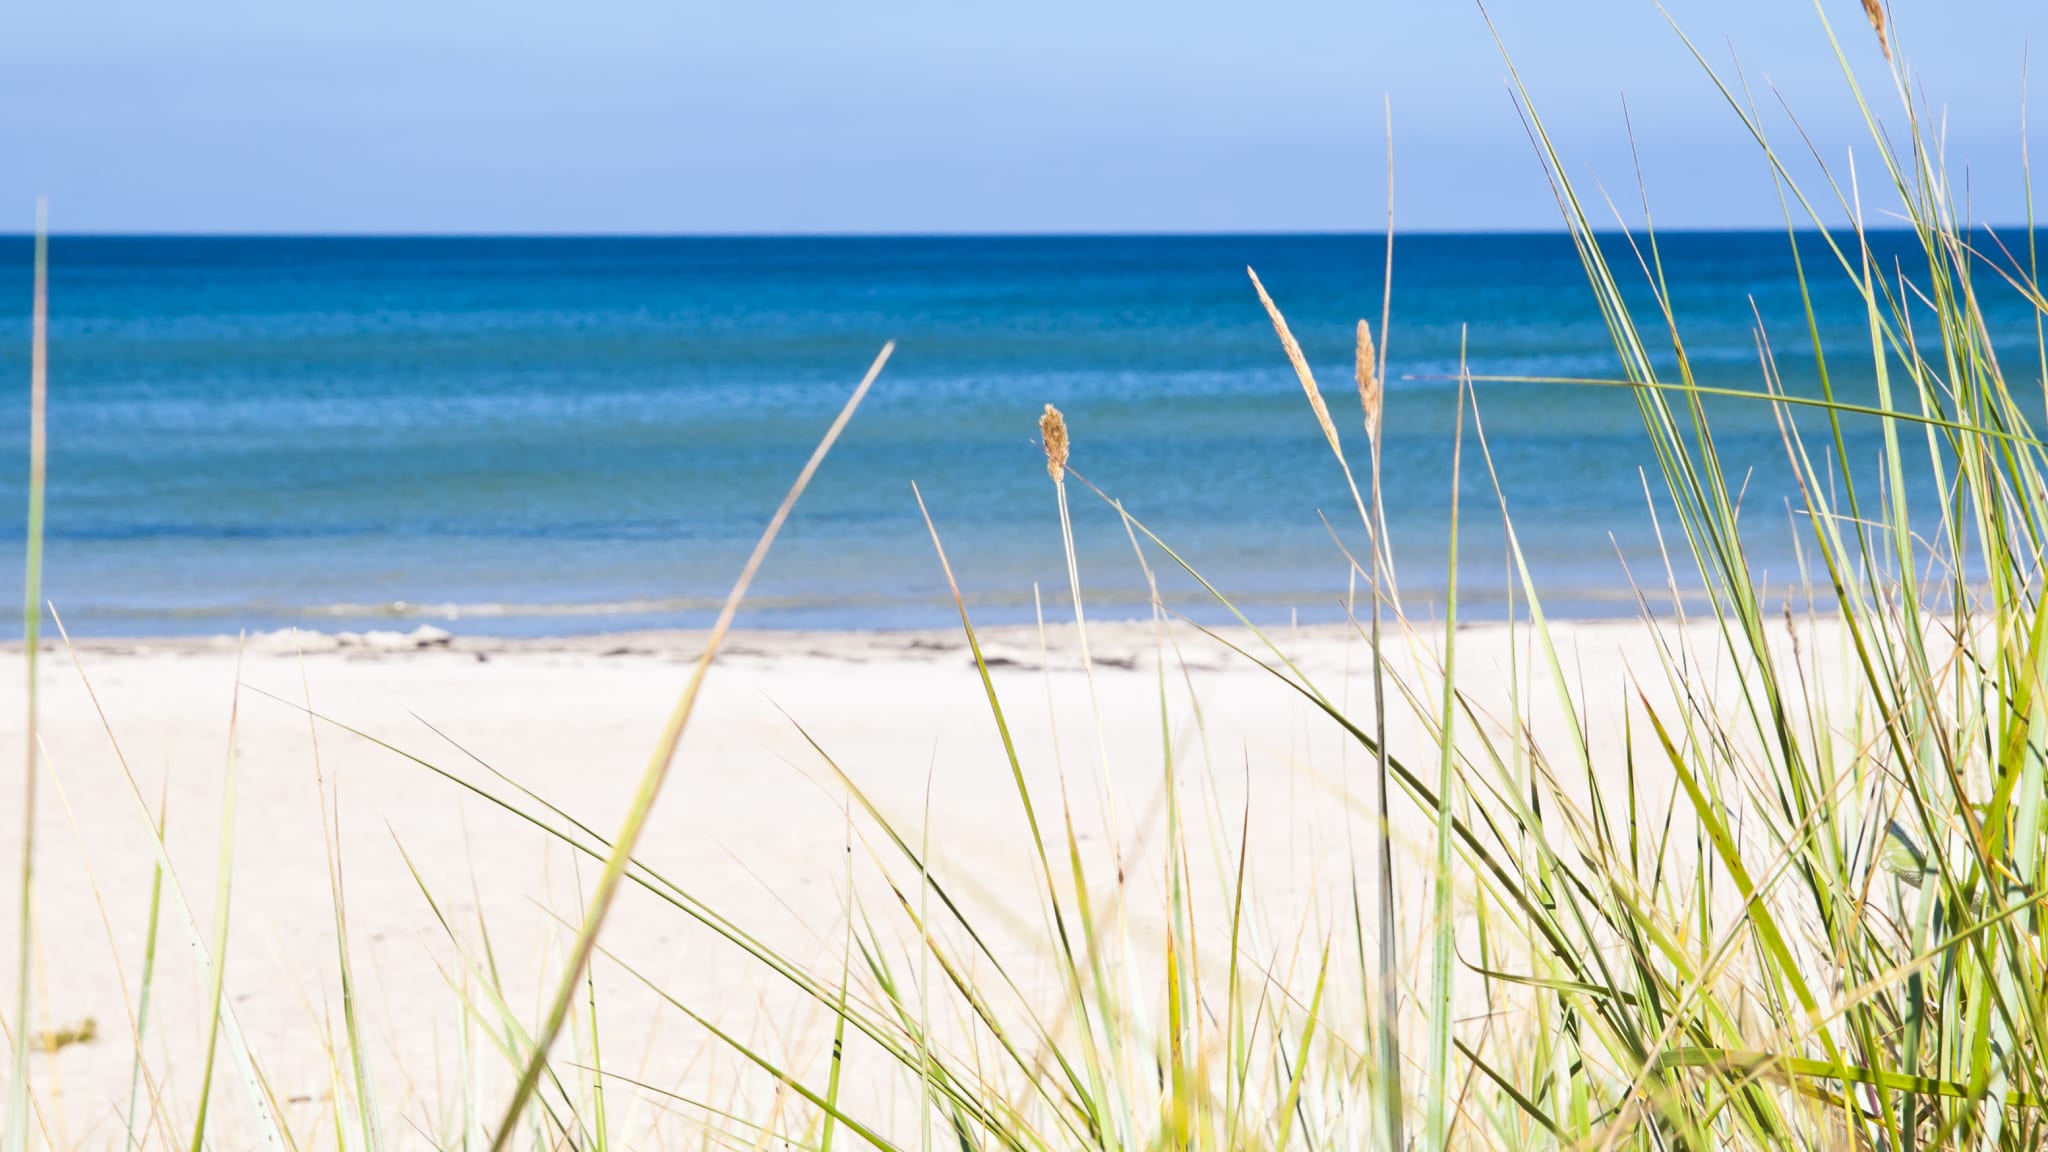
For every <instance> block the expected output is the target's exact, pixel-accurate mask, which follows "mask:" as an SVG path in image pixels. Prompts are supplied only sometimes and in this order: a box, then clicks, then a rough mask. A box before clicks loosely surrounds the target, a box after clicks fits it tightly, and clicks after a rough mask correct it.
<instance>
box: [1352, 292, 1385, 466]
mask: <svg viewBox="0 0 2048 1152" xmlns="http://www.w3.org/2000/svg"><path fill="white" fill-rule="evenodd" d="M1357 373H1358V403H1359V406H1360V407H1362V408H1364V409H1365V434H1366V435H1367V436H1369V437H1371V438H1372V442H1373V444H1374V446H1378V444H1379V442H1380V402H1381V401H1382V400H1383V399H1385V396H1384V394H1383V392H1382V390H1381V388H1380V362H1379V358H1378V357H1377V356H1375V355H1374V354H1373V349H1372V328H1371V326H1369V325H1367V324H1366V322H1365V321H1363V320H1360V321H1359V322H1358V364H1357Z"/></svg>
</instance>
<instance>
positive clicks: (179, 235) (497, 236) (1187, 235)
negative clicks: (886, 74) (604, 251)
mask: <svg viewBox="0 0 2048 1152" xmlns="http://www.w3.org/2000/svg"><path fill="white" fill-rule="evenodd" d="M1979 229H1981V230H1985V231H1990V232H2007V231H2012V232H2020V233H2025V232H2026V231H2027V224H2026V223H2025V222H2024V221H2019V222H2014V223H2010V224H1989V223H1985V224H1976V225H1972V226H1970V227H1969V228H1967V229H1966V231H1974V230H1979ZM1791 231H1793V232H1795V233H1798V234H1808V233H1819V232H1823V231H1827V232H1847V233H1853V232H1855V231H1856V229H1855V228H1854V227H1853V226H1849V225H1842V226H1840V227H1839V228H1822V227H1820V226H1817V225H1812V224H1807V225H1802V226H1797V227H1794V228H1792V229H1791ZM1863 231H1864V232H1865V233H1866V234H1871V233H1876V234H1891V233H1901V232H1908V233H1909V232H1911V231H1913V230H1912V229H1911V228H1909V227H1905V226H1893V227H1869V226H1866V227H1865V228H1864V229H1863ZM1785 232H1786V228H1785V226H1784V225H1768V226H1766V225H1741V226H1736V227H1678V228H1659V229H1656V234H1657V235H1660V236H1731V235H1773V236H1782V235H1784V234H1785ZM1593 234H1594V235H1596V236H1623V235H1647V234H1648V231H1647V230H1645V229H1639V228H1638V229H1631V228H1624V227H1613V228H1599V229H1595V230H1594V232H1593ZM48 235H49V236H50V238H51V239H78V240H849V241H857V240H1204V239H1209V240H1239V239H1243V240H1252V239H1274V240H1287V239H1304V240H1314V239H1353V238H1360V239H1380V238H1382V237H1384V236H1385V235H1386V232H1385V230H1383V229H1374V230H1364V229H1358V230H1349V231H1346V230H1332V229H1313V228H1308V229H1242V230H1239V229H1217V230H1196V229H1188V230H1176V231H1116V230H1110V229H1082V230H1045V231H1036V230H1022V229H1019V230H1015V231H934V232H911V231H879V230H878V231H872V232H859V231H853V232H826V231H819V232H805V231H790V232H659V231H622V232H602V231H582V230H571V231H560V232H544V231H503V232H484V231H476V232H436V231H427V230H420V231H374V230H363V231H354V230H333V231H310V230H309V231H260V230H251V231H235V230H197V229H195V230H163V231H127V230H111V229H110V230H99V229H80V230H76V231H71V230H62V231H60V230H54V229H53V230H51V231H50V232H49V233H48ZM1571 235H1572V233H1571V231H1570V230H1568V229H1565V228H1484V227H1482V228H1412V229H1407V230H1400V229H1396V230H1395V232H1394V239H1395V240H1396V241H1399V240H1401V239H1402V238H1404V237H1406V238H1425V237H1468V236H1475V237H1487V236H1493V237H1502V238H1510V237H1558V238H1561V239H1568V238H1570V236H1571ZM34 236H35V234H34V233H33V232H24V231H13V230H0V240H29V239H33V238H34Z"/></svg>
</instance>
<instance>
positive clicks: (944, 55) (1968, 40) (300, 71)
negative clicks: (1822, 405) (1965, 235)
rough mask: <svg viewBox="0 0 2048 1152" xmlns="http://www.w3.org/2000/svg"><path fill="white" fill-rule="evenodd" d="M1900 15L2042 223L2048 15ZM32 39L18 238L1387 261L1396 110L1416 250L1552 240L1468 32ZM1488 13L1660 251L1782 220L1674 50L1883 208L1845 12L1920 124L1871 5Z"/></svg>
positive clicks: (1707, 93) (92, 25)
mask: <svg viewBox="0 0 2048 1152" xmlns="http://www.w3.org/2000/svg"><path fill="white" fill-rule="evenodd" d="M1894 3H1895V6H1894V10H1893V21H1892V22H1893V33H1894V37H1895V40H1896V41H1897V43H1898V44H1899V45H1900V49H1901V53H1902V55H1903V57H1904V59H1905V60H1906V61H1907V64H1908V66H1909V67H1910V68H1911V69H1912V73H1913V75H1914V76H1915V78H1916V82H1917V83H1918V84H1919V85H1920V86H1921V87H1922V88H1923V89H1924V90H1925V91H1926V93H1927V95H1928V98H1929V99H1930V100H1931V101H1932V102H1933V104H1934V105H1935V106H1936V107H1938V108H1939V109H1941V110H1942V111H1943V112H1944V113H1945V115H1946V118H1947V121H1946V122H1947V154H1948V158H1949V164H1950V168H1951V170H1952V172H1953V173H1954V174H1955V175H1956V178H1957V180H1958V183H1959V185H1960V184H1961V183H1962V182H1963V181H1964V180H1965V179H1967V184H1968V188H1969V195H1970V201H1971V208H1972V212H1973V214H1974V215H1975V216H1976V217H1978V218H1980V219H1984V220H1988V221H1991V222H1993V223H2009V222H2012V221H2016V220H2019V219H2023V218H2024V214H2025V201H2024V198H2023V195H2022V188H2023V183H2024V182H2023V181H2022V179H2021V166H2020V155H2021V142H2022V131H2021V124H2022V106H2023V101H2022V93H2023V88H2024V76H2025V59H2026V52H2027V46H2028V43H2029V39H2030V38H2031V37H2036V36H2039V35H2040V34H2043V33H2048V3H2041V2H2040V0H1894ZM10 7H11V8H12V12H11V13H10V15H9V17H8V20H7V25H8V33H7V35H6V36H5V38H4V40H0V109H4V110H5V111H0V231H19V230H21V229H22V228H23V227H25V226H26V225H27V224H28V222H29V220H30V219H31V213H32V207H31V206H32V204H33V201H34V198H35V197H36V196H38V195H46V196H48V198H49V200H50V205H51V207H50V212H51V220H52V226H53V227H54V228H55V229H57V230H59V231H69V232H201V233H208V232H243V233H249V232H256V233H265V232H289V233H472V232H484V233H677V234H733V233H805V234H817V233H958V232H974V233H979V232H999V233H1008V232H1243V231H1290V232H1291V231H1358V230H1374V229H1378V228H1381V227H1383V226H1384V220H1385V213H1386V191H1385V185H1386V177H1387V171H1386V158H1385V152H1386V132H1385V123H1386V118H1387V115H1388V111H1389V110H1391V116H1392V124H1393V142H1394V152H1395V161H1394V178H1395V179H1394V185H1395V192H1394V200H1395V217H1396V221H1397V224H1398V225H1399V226H1400V227H1401V228H1402V229H1404V230H1412V231H1463V230H1529V229H1552V228H1556V227H1557V226H1558V223H1559V217H1558V211H1557V208H1556V205H1555V203H1554V201H1553V199H1552V197H1551V195H1550V192H1549V189H1548V185H1547V183H1546V181H1545V180H1544V178H1543V172H1542V168H1541V166H1540V165H1539V163H1538V161H1537V160H1536V157H1535V154H1534V152H1533V150H1532V147H1531V145H1530V142H1529V139H1528V137H1527V135H1526V133H1525V130H1524V128H1523V126H1522V122H1521V120H1520V118H1519V117H1518V116H1517V113H1516V110H1515V106H1514V104H1513V102H1512V101H1511V99H1510V97H1509V90H1508V86H1507V82H1506V78H1507V75H1508V65H1507V63H1506V62H1505V60H1504V58H1503V56H1502V53H1501V50H1500V48H1499V47H1497V46H1496V44H1495V42H1494V38H1493V35H1492V33H1491V32H1490V31H1489V27H1488V22H1487V19H1486V15H1482V11H1481V9H1480V7H1479V6H1478V5H1477V4H1476V3H1472V2H1470V0H1265V2H1262V3H1256V4H1254V3H1232V4H1223V3H1210V2H1207V0H981V2H975V3H959V2H940V0H859V2H853V3H849V2H841V3H832V4H827V3H822V2H819V0H810V2H776V0H748V2H730V0H728V2H724V3H706V2H701V0H577V2H575V3H569V2H566V0H554V2H545V0H295V2H293V3H288V4H279V3H276V2H275V0H185V2H182V3H176V4H165V3H162V0H62V2H57V0H40V2H38V0H22V3H19V4H16V5H12V6H10ZM1486 14H1487V15H1490V16H1491V19H1492V23H1493V26H1494V28H1495V29H1497V31H1498V33H1499V36H1500V39H1501V41H1502V43H1503V44H1504V45H1505V48H1506V50H1507V52H1508V54H1509V55H1510V56H1511V57H1512V59H1513V62H1514V65H1515V67H1516V68H1517V69H1518V70H1519V72H1520V74H1521V77H1522V79H1523V80H1524V81H1525V82H1526V83H1527V84H1528V86H1529V89H1530V92H1531V94H1532V96H1533V98H1534V100H1535V106H1536V110H1537V112H1538V114H1539V115H1541V116H1542V117H1543V119H1544V121H1545V123H1546V124H1547V125H1548V126H1549V127H1550V128H1551V130H1552V132H1553V134H1554V135H1555V136H1556V137H1557V139H1558V141H1559V143H1560V145H1561V150H1562V151H1563V153H1564V154H1565V156H1566V163H1567V165H1568V166H1569V167H1570V169H1571V170H1572V172H1573V174H1574V175H1575V176H1580V177H1591V178H1596V179H1597V180H1598V181H1599V182H1600V186H1601V187H1603V188H1605V189H1606V190H1607V191H1608V192H1609V193H1610V194H1611V195H1612V196H1613V198H1614V199H1615V201H1616V202H1617V203H1619V204H1620V205H1621V208H1620V209H1619V210H1620V212H1621V213H1622V214H1623V216H1624V217H1627V218H1630V219H1632V220H1634V219H1639V218H1640V216H1641V214H1642V207H1641V205H1642V200H1643V197H1642V195H1641V193H1640V192H1639V186H1638V179H1637V158H1639V159H1640V166H1641V173H1642V184H1641V188H1642V190H1643V191H1646V192H1647V193H1648V198H1649V205H1650V208H1651V210H1652V211H1653V212H1654V214H1655V219H1656V222H1657V224H1658V225H1659V226H1660V227H1695V228H1726V227H1769V226H1773V225H1777V224H1779V223H1780V222H1781V220H1782V217H1781V216H1780V215H1779V208H1778V201H1777V198H1776V195H1775V193H1774V191H1773V189H1772V186H1771V181H1770V178H1769V174H1768V171H1767V170H1766V168H1765V167H1764V166H1763V163H1762V160H1761V158H1760V156H1759V153H1758V151H1757V149H1756V146H1755V145H1754V144H1753V143H1752V142H1751V141H1750V140H1749V139H1748V137H1747V136H1746V135H1745V134H1744V132H1743V130H1742V128H1741V125H1740V124H1739V122H1738V121H1737V120H1736V119H1735V118H1734V116H1733V114H1732V113H1731V112H1730V111H1729V109H1728V107H1727V105H1726V104H1725V102H1724V101H1723V99H1722V97H1721V96H1720V94H1719V93H1718V91H1717V90H1716V88H1715V86H1714V82H1713V80H1712V78H1711V77H1710V76H1709V75H1708V73H1707V72H1706V70H1705V69H1704V68H1703V67H1702V66H1701V65H1700V64H1699V63H1698V62H1697V61H1696V60H1695V59H1694V58H1693V56H1692V55H1691V53H1690V52H1689V50H1688V49H1687V47H1686V43H1685V41H1684V40H1683V39H1681V36H1680V30H1682V31H1683V33H1684V35H1685V36H1686V37H1690V38H1691V40H1692V42H1693V43H1694V44H1696V45H1698V47H1699V49H1700V51H1701V53H1702V54H1703V55H1704V56H1705V57H1706V58H1707V60H1708V61H1709V63H1711V64H1712V65H1713V66H1714V67H1715V68H1716V69H1717V70H1719V71H1721V72H1722V73H1723V74H1724V76H1725V77H1726V78H1728V79H1729V80H1730V81H1731V82H1733V81H1735V80H1736V78H1737V77H1738V75H1739V76H1740V77H1742V78H1746V80H1747V81H1748V83H1749V85H1750V90H1751V92H1752V93H1753V95H1754V96H1755V97H1756V99H1757V100H1758V101H1759V102H1760V103H1761V104H1762V105H1763V106H1764V108H1765V109H1766V113H1767V117H1768V122H1769V124H1770V125H1771V128H1772V132H1773V138H1774V140H1775V141H1776V142H1777V143H1779V144H1780V145H1781V146H1782V147H1783V148H1785V149H1786V150H1787V151H1789V152H1791V153H1795V154H1800V155H1808V154H1809V153H1808V149H1807V145H1806V144H1805V143H1803V142H1802V139H1801V130H1802V129H1803V132H1804V134H1805V137H1806V138H1808V139H1810V140H1811V141H1812V145H1811V148H1812V152H1815V153H1818V154H1819V155H1820V156H1822V157H1824V158H1826V160H1827V161H1828V163H1829V164H1830V165H1831V166H1833V167H1834V168H1835V169H1836V170H1837V172H1838V174H1841V175H1842V176H1843V178H1844V179H1846V173H1847V171H1848V167H1849V160H1850V157H1852V156H1854V157H1857V158H1858V168H1857V171H1858V175H1859V177H1860V178H1861V179H1860V180H1859V183H1860V184H1861V185H1863V186H1864V187H1871V188H1874V187H1875V182H1876V179H1875V153H1874V152H1873V150H1872V146H1871V142H1870V135H1869V132H1868V129H1867V128H1866V127H1865V126H1864V125H1863V123H1862V121H1861V118H1860V114H1859V113H1858V111H1857V106H1856V104H1855V102H1854V100H1853V99H1852V98H1851V97H1850V95H1849V90H1848V87H1847V85H1846V83H1845V81H1844V79H1843V76H1842V72H1841V69H1840V67H1839V65H1838V63H1837V60H1836V57H1835V54H1834V50H1833V49H1832V48H1831V47H1830V43H1829V38H1828V33H1827V31H1826V28H1825V26H1824V24H1823V19H1822V17H1823V14H1824V15H1825V17H1826V20H1827V21H1829V22H1831V23H1832V27H1833V28H1834V31H1835V34H1836V36H1837V37H1838V39H1839V42H1840V44H1841V46H1842V50H1843V52H1844V54H1845V56H1846V57H1847V59H1848V61H1849V62H1850V63H1851V64H1852V65H1853V66H1854V67H1855V68H1856V69H1857V70H1858V73H1859V75H1860V76H1861V77H1862V79H1863V81H1864V83H1865V85H1866V88H1867V91H1868V95H1869V96H1870V99H1871V101H1872V104H1873V106H1875V107H1876V108H1878V109H1879V110H1880V112H1882V113H1883V114H1886V115H1889V116H1892V117H1893V118H1894V121H1895V120H1896V109H1897V106H1898V99H1897V95H1896V92H1895V91H1894V90H1893V88H1892V86H1891V82H1890V80H1889V78H1888V76H1887V75H1886V73H1885V72H1884V61H1883V58H1882V57H1881V55H1880V54H1879V50H1878V47H1877V42H1876V39H1875V37H1874V36H1873V35H1872V34H1871V32H1870V29H1869V27H1868V25H1867V24H1866V23H1865V22H1864V18H1863V14H1862V9H1861V4H1860V0H1820V6H1819V8H1818V10H1817V9H1816V7H1815V6H1814V4H1813V3H1811V2H1810V0H1667V3H1666V6H1665V8H1664V9H1662V10H1660V9H1659V7H1658V6H1657V5H1656V4H1655V3H1653V2H1652V0H1492V2H1491V3H1490V4H1489V5H1488V8H1487V12H1486ZM1667 14H1668V20H1667ZM1674 25H1675V26H1676V27H1675V28H1674ZM2042 38H2043V39H2048V37H2042ZM1781 98H1782V102H1783V105H1784V107H1780V99H1781ZM1624 108H1625V109H1626V112H1624ZM1786 108H1789V109H1790V110H1791V112H1790V114H1796V116H1797V118H1798V119H1797V124H1798V127H1797V128H1795V127H1794V124H1793V121H1792V120H1791V119H1789V118H1788V117H1789V114H1788V113H1787V111H1786V110H1785V109H1786ZM1894 129H1895V130H1896V123H1894ZM2035 136H2036V139H2037V140H2039V139H2040V135H2039V133H2038V132H2036V134H2035ZM1631 140H1633V143H1634V147H1633V149H1632V147H1631ZM1809 163H1810V161H1809ZM1868 210H1869V211H1870V212H1871V214H1873V215H1881V213H1882V210H1883V205H1882V204H1871V205H1868ZM10 212H11V213H12V214H13V216H14V220H13V221H10V220H9V218H8V214H9V213H10Z"/></svg>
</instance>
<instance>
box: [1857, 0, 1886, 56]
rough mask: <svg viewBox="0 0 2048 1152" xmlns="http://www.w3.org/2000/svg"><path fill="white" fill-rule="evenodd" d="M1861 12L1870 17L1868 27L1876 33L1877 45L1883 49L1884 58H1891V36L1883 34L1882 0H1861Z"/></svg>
mask: <svg viewBox="0 0 2048 1152" xmlns="http://www.w3.org/2000/svg"><path fill="white" fill-rule="evenodd" d="M1863 14H1864V15H1865V16H1868V17H1870V29H1871V31H1873V32H1876V33H1877V46H1878V47H1879V48H1880V49H1882V50H1883V51H1884V58H1885V59H1887V60H1889V59H1891V58H1892V42H1891V38H1890V37H1888V36H1886V35H1885V34H1884V4H1883V2H1882V0H1863Z"/></svg>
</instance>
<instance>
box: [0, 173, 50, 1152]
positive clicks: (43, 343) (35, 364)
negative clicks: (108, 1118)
mask: <svg viewBox="0 0 2048 1152" xmlns="http://www.w3.org/2000/svg"><path fill="white" fill-rule="evenodd" d="M49 232H50V210H49V206H48V204H47V203H46V202H44V201H42V200H37V201H36V240H35V244H36V255H35V302H34V314H33V319H32V320H31V325H32V327H31V329H30V335H29V340H30V345H29V418H28V419H29V423H28V545H27V554H28V558H27V561H26V564H25V571H24V573H23V576H22V606H21V628H22V651H23V659H24V660H25V661H26V662H27V666H28V668H27V675H28V680H27V685H28V686H27V690H26V697H25V704H26V707H27V718H26V721H25V732H26V739H25V740H24V741H23V743H24V744H25V745H26V747H25V748H24V749H23V757H22V785H21V791H22V796H21V918H20V922H19V924H18V925H17V931H18V933H19V935H18V936H17V937H16V939H17V941H18V944H17V948H16V956H15V962H16V964H17V965H18V967H17V968H16V969H15V994H14V1060H13V1065H14V1066H13V1069H12V1072H13V1075H12V1076H11V1077H10V1078H9V1088H8V1099H7V1149H8V1152H23V1150H24V1149H26V1148H27V1147H28V1130H29V1122H28V1121H29V1117H28V1113H29V1068H28V1054H29V1034H30V1033H31V1031H32V1030H33V1022H32V1021H31V1020H30V1018H29V983H30V980H31V977H32V972H33V968H32V963H33V960H34V957H35V873H36V774H37V758H38V756H39V755H40V752H39V748H40V745H39V744H38V743H37V740H38V737H37V734H36V719H37V716H36V706H37V695H38V693H37V687H38V686H37V678H36V657H37V655H38V653H39V649H40V648H41V646H42V645H41V637H42V626H43V489H44V474H45V471H46V465H45V456H46V452H47V444H48V441H47V436H46V432H45V429H44V409H45V406H46V401H47V397H48V394H49V352H48V332H49V315H50V289H49V272H50V235H49Z"/></svg>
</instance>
